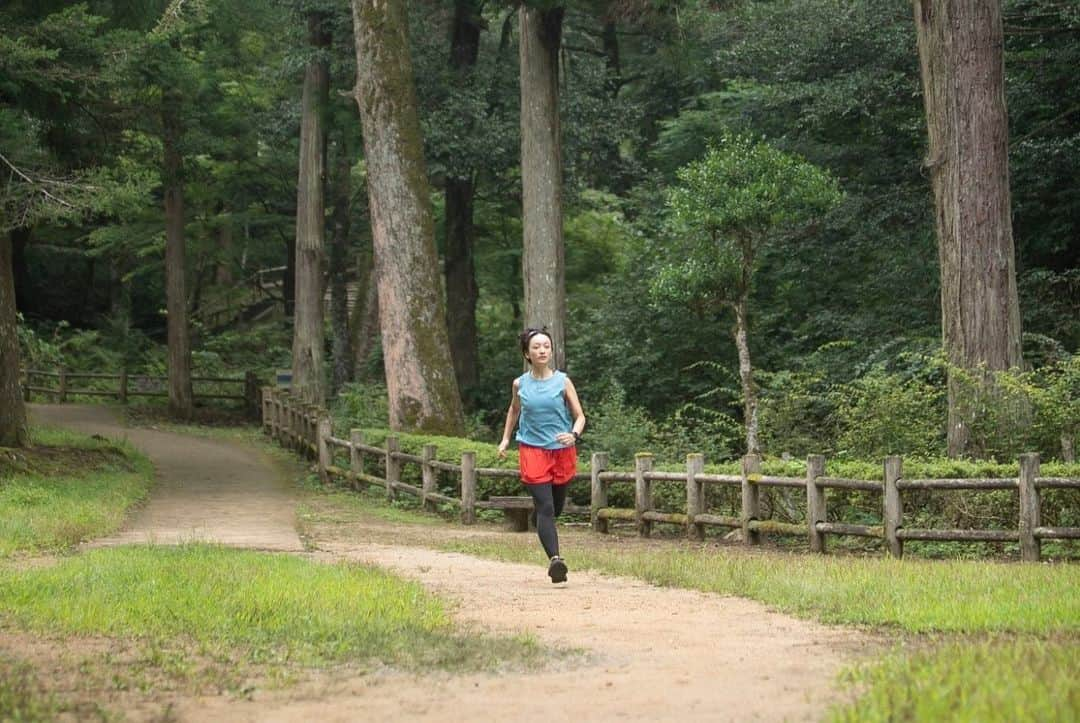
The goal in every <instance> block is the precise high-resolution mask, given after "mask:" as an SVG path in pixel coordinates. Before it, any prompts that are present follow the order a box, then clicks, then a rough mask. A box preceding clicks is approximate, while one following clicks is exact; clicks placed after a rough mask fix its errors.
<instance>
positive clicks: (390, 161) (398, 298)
mask: <svg viewBox="0 0 1080 723" xmlns="http://www.w3.org/2000/svg"><path fill="white" fill-rule="evenodd" d="M352 8H353V29H354V32H355V34H356V67H357V83H356V101H357V104H358V105H359V107H360V119H361V122H362V123H363V129H364V157H365V158H366V160H367V165H368V200H369V204H370V207H371V230H372V238H373V241H374V247H375V271H376V278H377V279H378V287H379V322H380V326H381V329H382V343H383V358H384V360H385V364H384V366H385V368H386V386H387V391H388V393H389V398H390V399H389V402H390V405H389V406H390V426H391V427H392V428H393V429H398V430H402V429H416V430H421V431H425V432H436V433H442V434H460V433H461V432H462V431H463V429H464V426H465V424H464V417H463V415H462V411H461V397H460V396H459V394H458V386H457V380H456V378H455V377H454V369H453V363H452V361H451V359H452V357H451V355H450V343H449V340H448V337H447V331H446V307H445V302H444V300H443V295H442V292H441V289H440V283H439V271H438V267H439V263H438V256H437V255H436V252H435V225H434V221H433V218H432V211H431V197H430V192H429V187H428V180H427V170H426V168H425V165H424V148H423V140H422V138H421V135H420V119H419V116H418V115H417V105H416V91H415V87H414V85H413V71H412V61H411V59H410V57H409V42H408V27H407V16H406V11H405V3H404V0H353V2H352Z"/></svg>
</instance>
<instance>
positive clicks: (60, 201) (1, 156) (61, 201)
mask: <svg viewBox="0 0 1080 723" xmlns="http://www.w3.org/2000/svg"><path fill="white" fill-rule="evenodd" d="M0 160H2V161H3V162H4V163H5V164H6V165H7V167H8V168H10V169H11V170H12V171H13V172H14V173H15V174H16V175H17V176H19V178H21V179H23V180H24V181H26V182H27V183H29V184H30V185H31V186H35V187H36V188H37V189H38V190H39V191H41V193H42V195H43V196H45V198H47V199H49V200H50V201H53V202H55V203H58V204H60V205H61V206H67V207H68V208H71V209H74V208H76V206H75V204H73V203H68V202H67V201H65V200H64V199H62V198H60V197H59V196H54V195H53V194H51V193H49V191H48V190H46V189H45V188H44V184H43V183H41V182H39V181H35V180H34V179H33V178H31V177H30V176H28V175H26V174H25V173H23V172H22V171H21V170H20V169H19V168H18V166H16V165H15V164H14V163H12V162H11V161H9V160H8V158H7V156H5V155H4V154H3V153H0ZM56 183H59V182H56Z"/></svg>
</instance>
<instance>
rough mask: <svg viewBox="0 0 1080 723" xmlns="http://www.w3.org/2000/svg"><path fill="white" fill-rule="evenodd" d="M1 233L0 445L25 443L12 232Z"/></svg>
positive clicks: (25, 431) (9, 445)
mask: <svg viewBox="0 0 1080 723" xmlns="http://www.w3.org/2000/svg"><path fill="white" fill-rule="evenodd" d="M14 233H15V232H14V231H12V232H11V233H10V234H0V447H28V446H30V435H29V433H28V431H27V427H26V405H25V404H23V396H22V387H21V385H20V380H19V374H20V370H21V369H22V365H21V363H20V360H19V335H18V320H17V319H16V316H15V279H14V275H13V271H12V266H11V256H12V254H11V249H12V236H13V235H14Z"/></svg>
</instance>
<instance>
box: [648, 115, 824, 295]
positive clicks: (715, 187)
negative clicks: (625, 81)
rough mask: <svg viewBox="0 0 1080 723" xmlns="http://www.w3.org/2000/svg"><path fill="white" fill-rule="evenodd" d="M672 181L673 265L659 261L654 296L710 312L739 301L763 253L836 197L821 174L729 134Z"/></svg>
mask: <svg viewBox="0 0 1080 723" xmlns="http://www.w3.org/2000/svg"><path fill="white" fill-rule="evenodd" d="M676 175H677V177H678V181H679V183H678V185H676V186H674V187H673V188H671V189H670V190H669V191H668V194H667V205H668V209H669V211H670V220H671V228H672V233H673V234H674V235H675V237H676V238H677V239H678V248H677V251H678V252H679V253H677V255H676V258H677V259H678V260H675V261H668V262H664V263H662V264H661V266H660V270H659V273H658V276H657V279H656V282H655V283H654V285H653V292H654V296H655V297H656V298H658V299H663V300H664V301H667V302H669V303H684V304H685V303H696V304H701V303H704V304H705V305H706V306H707V307H710V306H715V305H716V304H732V303H734V302H735V301H736V300H738V299H741V298H743V297H744V295H745V294H746V293H747V292H748V291H749V288H750V283H751V278H752V276H753V273H754V269H755V266H756V256H757V254H758V253H759V251H760V250H761V247H762V246H763V245H764V244H766V243H768V242H774V243H775V242H777V241H779V240H781V238H783V234H784V233H785V232H787V231H790V230H791V229H792V228H793V227H795V226H798V225H802V224H806V223H809V222H810V221H811V220H813V219H814V218H815V217H817V216H818V215H820V214H821V213H823V212H824V211H826V210H828V209H829V208H830V207H831V206H833V205H834V204H836V203H837V202H838V201H839V199H840V197H841V195H840V191H839V187H838V185H837V183H836V181H835V180H834V179H832V178H831V177H830V176H829V175H828V173H827V172H825V171H823V170H822V169H820V168H817V167H815V166H813V165H812V164H809V163H807V162H805V161H803V160H801V159H799V158H797V157H795V156H792V155H790V154H787V153H784V152H783V151H780V150H778V149H776V148H774V147H773V146H770V145H769V144H768V143H765V142H764V141H757V140H754V139H752V138H750V137H748V136H743V135H733V134H730V133H729V134H725V135H724V136H722V137H721V141H720V143H719V144H718V145H715V146H711V147H710V148H709V149H708V150H707V151H706V152H705V155H704V157H703V158H701V159H700V160H697V161H693V162H691V163H689V164H687V165H686V166H683V167H682V168H680V169H679V170H678V172H677V173H676Z"/></svg>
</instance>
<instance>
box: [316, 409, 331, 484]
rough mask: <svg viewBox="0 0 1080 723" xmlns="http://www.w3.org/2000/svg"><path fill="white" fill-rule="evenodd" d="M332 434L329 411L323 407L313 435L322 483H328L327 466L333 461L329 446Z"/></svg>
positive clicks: (328, 473)
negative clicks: (317, 449)
mask: <svg viewBox="0 0 1080 723" xmlns="http://www.w3.org/2000/svg"><path fill="white" fill-rule="evenodd" d="M333 434H334V428H333V424H332V422H331V420H330V413H329V412H327V411H326V410H325V409H324V410H322V411H321V413H320V414H319V424H318V427H317V428H316V430H315V436H316V438H317V439H318V442H317V443H316V444H317V446H318V448H319V481H320V482H322V483H323V484H324V485H326V484H330V472H329V471H328V469H327V468H328V467H330V465H332V464H333V463H334V459H333V455H332V454H331V448H330V437H331V436H333Z"/></svg>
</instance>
